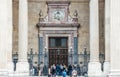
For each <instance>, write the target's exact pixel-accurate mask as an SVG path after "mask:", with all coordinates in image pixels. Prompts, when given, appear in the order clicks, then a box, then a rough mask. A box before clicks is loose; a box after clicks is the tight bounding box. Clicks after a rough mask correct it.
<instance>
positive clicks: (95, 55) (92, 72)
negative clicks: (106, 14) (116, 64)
mask: <svg viewBox="0 0 120 77" xmlns="http://www.w3.org/2000/svg"><path fill="white" fill-rule="evenodd" d="M98 6H99V5H98V0H90V6H89V7H90V62H89V64H88V75H89V76H91V77H93V76H101V64H100V62H99V14H98V10H99V8H98Z"/></svg>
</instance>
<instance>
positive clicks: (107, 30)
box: [104, 0, 110, 76]
mask: <svg viewBox="0 0 120 77" xmlns="http://www.w3.org/2000/svg"><path fill="white" fill-rule="evenodd" d="M109 69H110V0H105V62H104V75H105V76H107V75H108V73H109Z"/></svg>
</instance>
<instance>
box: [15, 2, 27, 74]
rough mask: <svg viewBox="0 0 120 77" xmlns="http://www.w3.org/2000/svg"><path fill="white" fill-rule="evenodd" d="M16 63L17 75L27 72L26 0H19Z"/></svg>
mask: <svg viewBox="0 0 120 77" xmlns="http://www.w3.org/2000/svg"><path fill="white" fill-rule="evenodd" d="M18 43H19V46H18V48H19V49H18V50H19V51H18V63H17V72H18V73H19V75H28V74H29V64H28V61H27V51H28V4H27V0H19V40H18Z"/></svg>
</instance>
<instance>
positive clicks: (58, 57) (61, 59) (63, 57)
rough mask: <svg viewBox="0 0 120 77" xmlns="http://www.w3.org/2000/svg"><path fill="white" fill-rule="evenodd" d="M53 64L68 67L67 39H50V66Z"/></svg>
mask: <svg viewBox="0 0 120 77" xmlns="http://www.w3.org/2000/svg"><path fill="white" fill-rule="evenodd" d="M52 64H65V65H68V38H67V37H49V66H51V65H52Z"/></svg>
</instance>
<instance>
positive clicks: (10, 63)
mask: <svg viewBox="0 0 120 77" xmlns="http://www.w3.org/2000/svg"><path fill="white" fill-rule="evenodd" d="M7 1H8V5H7V6H8V7H7V8H8V12H7V13H8V15H7V17H8V22H7V23H8V25H7V31H6V32H7V35H8V36H7V40H6V41H7V45H5V47H8V48H6V50H7V62H8V63H7V70H8V73H9V76H10V75H13V72H14V71H13V69H14V64H13V61H12V31H13V23H12V0H7Z"/></svg>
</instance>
